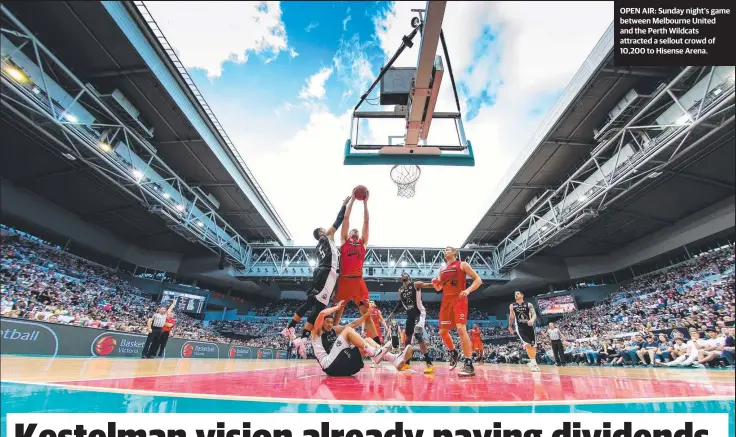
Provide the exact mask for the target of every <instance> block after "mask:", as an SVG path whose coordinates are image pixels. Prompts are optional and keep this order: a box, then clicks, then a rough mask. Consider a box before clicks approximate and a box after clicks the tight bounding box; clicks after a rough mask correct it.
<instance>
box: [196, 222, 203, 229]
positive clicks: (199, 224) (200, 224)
mask: <svg viewBox="0 0 736 437" xmlns="http://www.w3.org/2000/svg"><path fill="white" fill-rule="evenodd" d="M197 226H199V227H200V228H203V227H204V223H202V221H201V220H197Z"/></svg>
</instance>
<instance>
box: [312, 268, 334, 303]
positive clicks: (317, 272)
mask: <svg viewBox="0 0 736 437" xmlns="http://www.w3.org/2000/svg"><path fill="white" fill-rule="evenodd" d="M329 276H330V269H325V268H322V267H317V268H316V269H314V273H313V274H312V283H311V284H309V291H308V294H310V295H312V296H316V295H317V294H319V292H320V291H322V289H323V288H325V284H326V283H327V278H328V277H329Z"/></svg>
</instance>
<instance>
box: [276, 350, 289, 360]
mask: <svg viewBox="0 0 736 437" xmlns="http://www.w3.org/2000/svg"><path fill="white" fill-rule="evenodd" d="M286 357H287V352H286V351H276V359H277V360H285V359H286Z"/></svg>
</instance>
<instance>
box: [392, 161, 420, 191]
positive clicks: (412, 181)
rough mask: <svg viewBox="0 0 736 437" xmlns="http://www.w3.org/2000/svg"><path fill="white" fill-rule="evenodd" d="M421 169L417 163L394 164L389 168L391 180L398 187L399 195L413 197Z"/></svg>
mask: <svg viewBox="0 0 736 437" xmlns="http://www.w3.org/2000/svg"><path fill="white" fill-rule="evenodd" d="M421 174H422V170H421V169H420V168H419V166H418V165H395V166H393V168H392V169H391V180H393V181H394V182H396V186H397V187H398V188H399V192H398V195H399V197H407V198H409V197H414V190H415V188H416V185H417V181H418V180H419V176H421Z"/></svg>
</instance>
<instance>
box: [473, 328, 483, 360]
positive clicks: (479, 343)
mask: <svg viewBox="0 0 736 437" xmlns="http://www.w3.org/2000/svg"><path fill="white" fill-rule="evenodd" d="M470 340H471V343H472V345H473V348H472V349H473V353H477V354H478V359H477V360H476V361H477V362H478V363H480V364H482V363H483V333H482V332H481V330H480V327H479V326H478V324H477V323H476V324H475V325H473V329H471V330H470Z"/></svg>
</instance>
